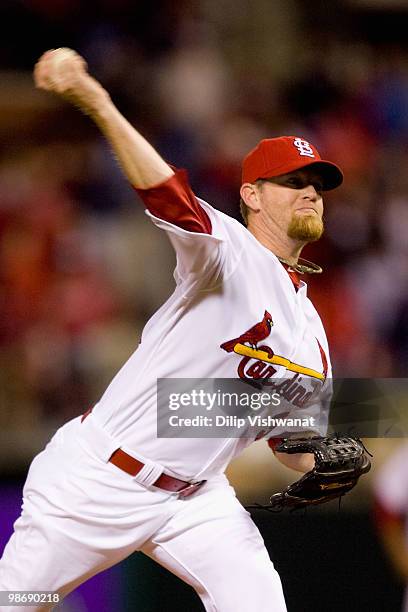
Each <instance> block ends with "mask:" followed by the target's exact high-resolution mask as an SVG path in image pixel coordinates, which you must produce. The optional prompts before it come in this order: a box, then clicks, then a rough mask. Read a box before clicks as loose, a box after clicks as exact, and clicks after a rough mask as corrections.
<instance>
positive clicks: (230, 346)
mask: <svg viewBox="0 0 408 612" xmlns="http://www.w3.org/2000/svg"><path fill="white" fill-rule="evenodd" d="M272 326H273V321H272V316H271V315H270V314H269V312H268V311H267V310H265V313H264V316H263V319H262V321H260V322H259V323H256V325H254V326H253V327H251V328H250V329H248V330H247V331H246V332H244V333H243V334H241V336H238V338H234V339H233V340H227V342H224V343H223V344H221V345H220V346H221V348H222V349H224V351H227V353H232V351H233V350H234V348H235V347H236V345H237V344H244V343H245V342H246V343H247V344H249V346H250V347H251V348H253V349H254V350H256V349H257V348H258V342H261V341H262V340H265V338H267V337H268V336H269V334H270V333H271V329H272Z"/></svg>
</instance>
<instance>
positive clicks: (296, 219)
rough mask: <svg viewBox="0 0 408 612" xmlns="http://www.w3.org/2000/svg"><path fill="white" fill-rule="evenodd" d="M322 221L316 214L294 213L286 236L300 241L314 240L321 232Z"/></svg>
mask: <svg viewBox="0 0 408 612" xmlns="http://www.w3.org/2000/svg"><path fill="white" fill-rule="evenodd" d="M323 230H324V226H323V221H322V220H321V219H320V217H317V216H316V215H301V216H298V215H294V216H293V217H292V219H291V221H290V223H289V227H288V236H289V238H293V239H294V240H301V241H302V242H315V241H316V240H319V238H320V237H321V235H322V234H323Z"/></svg>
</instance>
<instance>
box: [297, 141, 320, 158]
mask: <svg viewBox="0 0 408 612" xmlns="http://www.w3.org/2000/svg"><path fill="white" fill-rule="evenodd" d="M293 144H294V145H295V147H296V148H297V150H298V151H299V155H305V156H306V157H315V154H314V153H313V149H312V147H311V146H310V144H309V143H308V142H307V140H303V139H302V138H295V140H294V141H293Z"/></svg>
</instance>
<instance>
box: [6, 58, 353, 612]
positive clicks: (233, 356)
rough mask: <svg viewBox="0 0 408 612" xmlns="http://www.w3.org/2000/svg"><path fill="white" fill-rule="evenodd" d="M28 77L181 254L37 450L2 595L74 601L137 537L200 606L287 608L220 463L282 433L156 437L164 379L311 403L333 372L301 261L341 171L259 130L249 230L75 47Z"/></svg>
mask: <svg viewBox="0 0 408 612" xmlns="http://www.w3.org/2000/svg"><path fill="white" fill-rule="evenodd" d="M34 76H35V82H36V85H37V87H39V88H41V89H44V90H46V91H50V92H53V93H54V94H57V95H59V96H61V97H62V98H64V99H65V100H67V101H69V102H70V103H72V104H74V105H76V106H77V107H79V108H80V109H81V110H82V111H83V112H84V113H86V114H87V115H89V117H90V118H91V119H92V120H93V121H94V122H95V123H96V125H97V126H98V127H99V129H100V130H101V132H102V133H103V134H104V135H105V137H106V138H107V140H108V141H109V143H110V145H111V146H112V148H113V150H114V152H115V155H116V156H117V159H118V161H119V163H120V165H121V167H122V169H123V171H124V173H125V174H126V176H127V178H128V180H129V181H130V183H131V184H132V185H133V186H134V188H135V189H136V190H137V192H138V194H139V195H140V197H141V198H142V200H143V202H144V204H145V206H146V214H147V216H148V217H149V219H150V220H151V221H152V222H153V223H154V224H155V225H156V226H157V227H159V228H161V229H162V230H163V231H164V232H165V233H166V234H167V236H168V237H169V239H170V241H171V244H172V245H173V247H174V249H175V252H176V256H177V265H176V270H175V282H176V288H175V290H174V293H173V294H172V295H171V297H170V298H169V299H168V300H167V302H166V303H165V304H164V305H163V306H162V307H161V308H160V309H159V310H158V311H157V312H156V313H155V314H154V315H153V317H152V318H151V319H150V320H149V321H148V323H147V325H146V327H145V328H144V331H143V334H142V339H141V344H140V346H139V347H138V349H137V350H136V351H135V352H134V353H133V355H132V356H131V357H130V358H129V360H128V361H127V363H125V365H124V366H123V367H122V369H121V370H120V371H119V372H118V374H117V375H116V376H115V378H114V379H113V381H112V382H111V384H110V385H109V386H108V388H107V389H106V391H105V393H104V394H103V396H102V397H101V399H100V401H99V402H98V403H97V404H96V405H95V406H94V407H93V409H92V410H91V411H88V413H85V414H84V415H83V416H82V417H78V418H75V419H73V420H71V421H70V422H68V423H66V424H65V425H64V426H63V427H61V428H60V429H59V430H58V431H57V433H56V434H55V435H54V437H53V438H52V440H51V441H50V442H49V444H48V445H47V447H46V448H45V450H43V451H42V452H41V453H40V454H39V455H38V456H37V457H35V458H34V460H33V462H32V464H31V466H30V470H29V473H28V477H27V481H26V484H25V487H24V492H23V508H22V514H21V516H20V518H19V519H18V520H17V521H16V523H15V525H14V533H13V535H12V537H11V539H10V541H9V542H8V544H7V546H6V548H5V550H4V554H3V557H2V559H1V561H0V590H5V591H14V590H23V591H32V590H35V591H58V592H59V593H60V594H61V596H64V595H66V594H67V593H69V592H70V591H72V590H73V589H75V587H76V586H78V585H79V584H80V583H82V582H84V581H85V580H87V579H88V578H89V577H91V576H92V575H94V574H96V573H98V572H100V571H102V570H104V569H106V568H107V567H109V566H112V565H113V564H115V563H118V562H119V561H121V560H122V559H124V558H125V557H126V556H128V555H129V554H131V553H132V552H134V551H136V550H140V551H143V552H144V553H145V554H147V555H149V556H150V557H151V558H152V559H154V560H155V561H157V562H158V563H160V564H161V565H163V566H165V567H166V568H168V569H169V570H170V571H171V572H173V573H175V574H176V575H177V576H179V577H180V578H182V579H183V580H184V581H185V582H186V583H188V584H189V585H191V586H192V587H193V588H194V589H195V590H196V592H197V593H198V595H199V597H200V598H201V600H202V603H203V605H204V608H205V609H206V610H207V611H212V612H215V611H221V612H253V610H257V612H267V611H268V612H270V611H271V610H274V612H283V611H284V610H286V607H285V601H284V595H283V591H282V586H281V581H280V578H279V576H278V574H277V572H276V571H275V569H274V567H273V564H272V562H271V560H270V558H269V556H268V554H267V551H266V548H265V546H264V542H263V540H262V537H261V535H260V533H259V531H258V530H257V528H256V526H255V525H254V523H253V522H252V520H251V517H250V515H249V514H248V513H247V512H246V511H245V509H244V508H243V507H242V506H241V504H240V503H239V501H238V500H237V498H236V496H235V493H234V490H233V489H232V487H231V486H230V485H229V483H228V481H227V479H226V477H225V475H224V470H225V468H226V466H227V465H228V463H229V462H230V461H231V459H232V458H234V457H236V456H237V455H238V454H239V453H240V452H241V451H242V450H243V449H244V448H245V447H246V446H247V445H248V444H250V443H251V442H252V441H253V440H254V439H255V438H257V437H261V436H263V435H264V436H265V437H266V439H267V440H268V442H269V445H270V446H271V448H272V449H273V450H274V449H275V447H276V445H277V440H279V436H280V437H282V435H283V434H285V433H287V432H284V431H282V430H279V428H276V429H273V428H272V430H271V431H268V432H266V433H265V432H264V431H259V432H258V435H255V434H254V436H253V437H252V438H240V437H234V438H233V437H231V438H219V437H218V438H215V437H214V438H205V439H201V438H181V437H172V438H169V439H162V438H158V437H157V435H156V425H157V423H156V418H157V415H156V412H157V410H156V401H157V400H156V382H157V379H158V378H188V379H190V378H192V379H194V378H199V379H204V378H212V377H217V378H241V379H244V380H248V381H259V380H261V381H265V382H268V383H269V384H274V383H273V381H274V380H275V379H276V380H280V381H282V380H284V381H285V386H283V385H282V387H281V388H280V391H281V393H282V394H283V393H285V394H286V398H287V399H288V400H289V399H291V401H292V403H293V406H294V411H295V412H299V413H302V410H304V406H305V401H306V396H307V389H308V385H309V383H310V381H312V382H314V383H315V384H318V385H320V386H321V387H322V388H324V386H325V385H326V382H327V380H328V379H329V378H330V377H331V367H330V359H329V350H328V345H327V340H326V336H325V332H324V329H323V325H322V322H321V320H320V318H319V316H318V314H317V312H316V310H315V309H314V307H313V305H312V304H311V302H310V301H309V299H308V297H307V294H306V290H307V288H306V284H305V282H304V281H303V280H301V276H300V273H303V272H304V271H305V270H306V271H317V268H318V267H317V266H314V264H309V263H305V262H302V261H300V260H299V256H300V253H301V250H302V248H303V247H304V245H305V244H307V243H308V242H311V241H315V240H317V239H318V238H319V237H320V235H321V233H322V231H323V222H322V215H323V200H322V192H323V191H324V190H329V189H334V188H335V187H337V186H338V185H340V183H341V182H342V173H341V171H340V170H339V168H338V167H337V166H336V165H334V164H333V163H331V162H328V161H324V160H321V158H320V155H319V153H318V151H317V150H316V148H315V147H314V146H313V145H312V144H310V143H309V142H307V141H306V140H304V139H303V138H301V137H292V136H290V137H289V136H288V137H280V138H272V139H266V140H262V141H261V142H260V143H259V144H258V145H257V146H256V147H255V148H254V149H253V150H252V151H251V152H250V153H249V154H248V155H247V157H246V158H245V159H244V162H243V172H242V186H241V199H242V201H241V208H242V212H243V215H244V218H245V220H246V224H247V227H244V226H243V225H241V224H240V223H238V222H237V221H236V220H233V219H231V218H230V217H228V216H226V215H225V214H223V213H221V212H219V211H217V210H215V209H214V208H212V207H211V206H210V205H209V204H207V203H206V202H204V201H202V200H200V199H199V198H197V197H196V196H195V195H194V193H193V192H192V190H191V188H190V186H189V183H188V180H187V176H186V174H185V172H184V171H182V170H178V169H174V168H172V167H170V166H169V165H168V164H167V163H166V162H165V161H164V160H163V159H162V158H161V157H160V155H159V154H158V153H157V151H156V150H155V149H154V148H153V147H152V146H151V145H150V144H149V143H148V142H147V141H146V140H145V139H144V138H143V137H142V136H141V135H140V134H139V133H138V132H137V131H136V130H135V129H134V128H133V127H132V126H131V125H130V124H129V123H128V122H127V121H126V119H125V118H124V117H123V116H122V115H121V114H120V113H119V111H118V110H117V109H116V108H115V106H114V105H113V103H112V101H111V99H110V97H109V95H108V93H107V92H106V91H105V90H104V89H103V87H102V86H101V85H100V84H99V83H98V82H97V81H96V80H94V79H93V78H92V77H91V76H90V75H89V73H88V72H87V66H86V63H85V61H84V60H83V58H82V57H80V56H79V55H78V54H77V53H75V52H74V51H72V50H70V49H56V50H51V51H48V52H46V53H45V54H44V55H43V56H42V57H41V58H40V60H39V61H38V63H37V65H36V67H35V73H34ZM186 95H188V92H186ZM135 240H137V236H135ZM281 384H282V383H281ZM316 423H318V424H317V425H316V428H315V429H313V428H312V430H311V433H312V434H313V433H314V434H315V435H316V434H320V435H324V434H325V431H324V429H325V427H324V419H321V420H320V421H318V420H317V421H316ZM322 423H323V424H322ZM302 433H304V432H302ZM278 448H279V447H278ZM276 456H277V458H278V459H279V460H280V461H282V463H284V464H285V465H287V466H289V467H291V468H293V469H294V470H297V471H299V472H308V471H309V470H311V469H312V468H313V465H314V459H313V455H312V454H309V453H302V452H301V453H296V454H287V453H284V452H277V451H276ZM41 605H42V606H43V608H44V609H45V608H46V605H47V604H44V603H43V604H37V605H35V606H31V607H30V606H28V605H27V607H26V608H25V609H27V610H34V609H42V608H41Z"/></svg>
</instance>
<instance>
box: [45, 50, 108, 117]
mask: <svg viewBox="0 0 408 612" xmlns="http://www.w3.org/2000/svg"><path fill="white" fill-rule="evenodd" d="M34 81H35V84H36V86H37V87H38V88H39V89H44V90H45V91H50V92H52V93H54V94H57V95H59V96H60V97H62V98H64V99H65V100H67V101H68V102H71V103H72V104H75V105H76V106H79V107H80V108H81V110H83V111H84V112H86V113H92V110H93V108H94V107H95V105H97V104H98V101H99V100H100V99H101V98H106V97H107V93H106V92H105V90H104V89H103V87H102V86H101V85H100V84H99V83H98V81H96V80H95V79H94V78H93V77H91V75H90V74H89V73H88V70H87V64H86V62H85V60H84V59H83V57H81V56H80V55H79V54H78V53H76V51H73V50H72V49H68V48H66V47H61V48H59V49H51V50H49V51H46V52H45V53H44V54H43V55H42V56H41V57H40V59H39V60H38V62H37V63H36V65H35V68H34Z"/></svg>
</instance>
